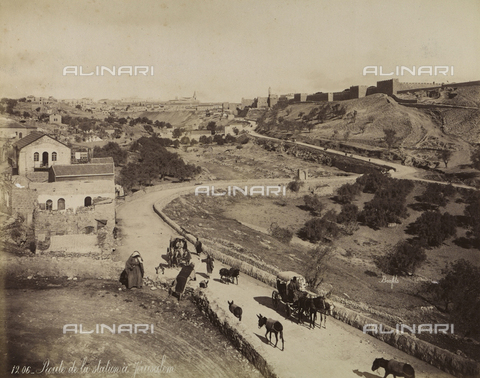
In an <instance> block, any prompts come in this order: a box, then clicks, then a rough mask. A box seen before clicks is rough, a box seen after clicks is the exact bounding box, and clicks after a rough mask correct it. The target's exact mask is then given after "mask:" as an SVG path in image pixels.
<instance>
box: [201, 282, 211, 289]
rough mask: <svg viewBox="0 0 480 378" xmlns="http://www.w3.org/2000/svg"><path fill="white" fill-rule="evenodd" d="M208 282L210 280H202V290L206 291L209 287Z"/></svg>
mask: <svg viewBox="0 0 480 378" xmlns="http://www.w3.org/2000/svg"><path fill="white" fill-rule="evenodd" d="M208 281H209V280H202V281H200V287H201V288H202V289H206V288H207V287H208Z"/></svg>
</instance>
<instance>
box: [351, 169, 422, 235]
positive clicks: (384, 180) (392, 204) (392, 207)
mask: <svg viewBox="0 0 480 378" xmlns="http://www.w3.org/2000/svg"><path fill="white" fill-rule="evenodd" d="M356 183H357V184H358V185H360V187H361V188H362V191H363V192H364V193H374V194H375V196H374V197H373V199H372V200H371V201H369V202H367V203H365V205H364V207H363V210H362V211H361V212H360V214H359V220H360V221H362V222H363V223H365V224H366V225H367V226H369V227H371V228H373V229H379V228H381V227H387V226H388V224H389V223H401V219H402V218H406V217H407V216H408V213H407V206H406V198H407V195H408V194H409V193H410V192H411V191H412V190H413V187H414V185H413V183H412V182H411V181H408V180H398V179H393V178H391V177H390V176H387V175H385V174H383V173H381V172H373V173H368V174H365V175H363V176H360V177H359V178H358V179H357V182H356Z"/></svg>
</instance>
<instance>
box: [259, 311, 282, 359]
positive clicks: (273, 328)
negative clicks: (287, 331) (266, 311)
mask: <svg viewBox="0 0 480 378" xmlns="http://www.w3.org/2000/svg"><path fill="white" fill-rule="evenodd" d="M257 317H258V328H259V329H260V328H262V327H263V326H265V328H266V329H267V332H266V333H265V338H267V336H268V334H270V338H269V339H268V341H269V342H270V343H271V342H272V333H274V334H275V348H276V347H277V344H278V334H279V333H280V339H281V340H282V351H283V349H284V340H283V325H282V323H280V322H279V321H277V320H274V319H270V318H268V319H267V317H265V316H262V314H259V315H257Z"/></svg>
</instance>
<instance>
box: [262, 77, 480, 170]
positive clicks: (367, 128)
mask: <svg viewBox="0 0 480 378" xmlns="http://www.w3.org/2000/svg"><path fill="white" fill-rule="evenodd" d="M417 95H418V96H417V98H416V99H417V102H418V103H420V104H424V105H428V106H424V107H418V108H417V107H413V106H404V105H401V104H400V103H398V102H397V101H396V100H395V99H393V98H392V97H389V96H387V95H385V94H375V95H372V96H368V97H364V98H360V99H354V100H347V101H339V102H322V103H297V104H292V105H289V106H287V107H286V108H284V109H273V110H272V111H270V112H268V113H267V114H266V115H265V116H264V117H263V118H262V119H260V120H259V125H260V131H261V132H264V133H269V134H276V135H277V136H280V135H282V134H283V135H284V136H285V135H288V136H289V137H290V136H292V137H296V138H298V137H300V138H304V139H315V138H319V139H324V140H331V141H334V142H335V141H337V142H338V143H343V144H349V145H352V146H355V147H361V146H363V147H364V148H368V149H371V148H386V147H387V144H386V143H385V133H384V129H393V130H395V132H396V134H395V137H396V141H395V142H394V143H393V146H392V147H393V149H396V150H398V149H400V150H401V153H402V154H404V155H406V156H409V157H412V158H414V159H427V160H430V161H433V160H437V161H438V158H436V155H437V154H438V151H439V150H444V149H448V150H451V151H452V152H453V153H454V155H455V159H454V160H455V162H456V163H457V164H459V165H461V164H469V163H470V160H469V151H470V148H471V146H472V145H473V144H474V143H478V142H480V128H479V127H478V124H479V121H480V111H479V110H478V107H479V105H480V86H471V87H459V88H450V89H445V90H438V93H437V94H435V93H433V94H432V93H429V94H428V96H433V97H428V96H427V93H420V94H417ZM437 95H438V96H437ZM426 96H427V97H426ZM435 96H437V97H436V98H435ZM406 97H408V96H406ZM436 105H443V107H441V106H436ZM445 105H449V106H451V107H445ZM421 106H422V105H421ZM466 107H469V108H466ZM475 108H477V109H475Z"/></svg>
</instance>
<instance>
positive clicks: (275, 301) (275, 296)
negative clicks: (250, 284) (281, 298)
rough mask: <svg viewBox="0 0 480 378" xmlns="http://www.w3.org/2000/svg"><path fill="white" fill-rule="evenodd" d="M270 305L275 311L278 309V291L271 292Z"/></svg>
mask: <svg viewBox="0 0 480 378" xmlns="http://www.w3.org/2000/svg"><path fill="white" fill-rule="evenodd" d="M272 304H273V308H275V309H277V308H278V291H273V292H272Z"/></svg>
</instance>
